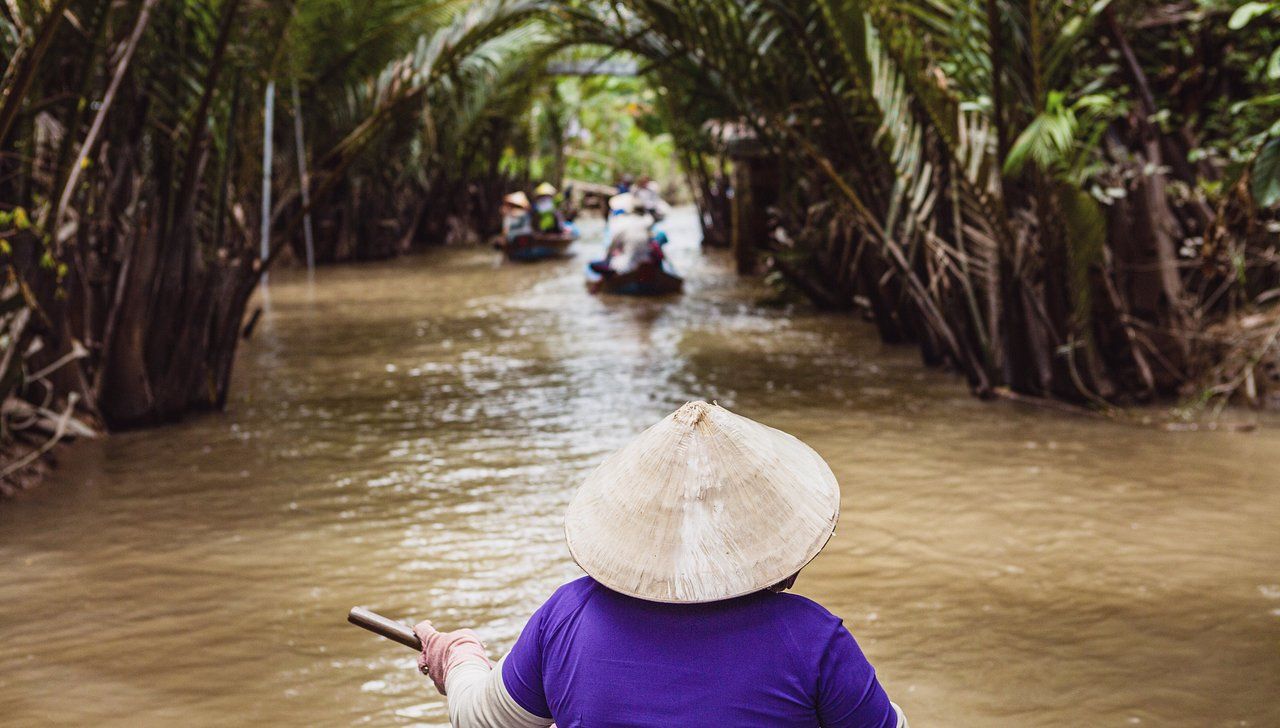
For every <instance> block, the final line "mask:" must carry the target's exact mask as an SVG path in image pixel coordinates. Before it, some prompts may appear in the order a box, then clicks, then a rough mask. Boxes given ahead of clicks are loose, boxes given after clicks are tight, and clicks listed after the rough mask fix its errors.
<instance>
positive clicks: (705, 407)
mask: <svg viewBox="0 0 1280 728" xmlns="http://www.w3.org/2000/svg"><path fill="white" fill-rule="evenodd" d="M711 407H712V405H709V404H707V403H706V402H704V401H702V400H698V401H696V402H688V403H686V404H685V405H684V406H683V407H681V408H680V409H678V410H676V411H675V413H674V414H672V415H671V416H672V418H673V419H675V421H676V422H680V423H682V424H686V425H689V426H691V427H692V426H693V425H696V424H698V423H699V422H701V421H702V418H704V417H706V416H707V413H708V412H710V411H711Z"/></svg>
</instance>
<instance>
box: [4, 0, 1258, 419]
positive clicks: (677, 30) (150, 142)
mask: <svg viewBox="0 0 1280 728" xmlns="http://www.w3.org/2000/svg"><path fill="white" fill-rule="evenodd" d="M575 49H576V50H575ZM606 49H607V52H610V53H612V52H623V53H627V54H631V57H635V58H638V59H640V61H641V65H642V72H643V79H641V80H637V79H598V78H588V79H569V80H565V79H561V80H555V79H549V78H548V77H547V76H546V75H545V73H543V72H542V71H541V69H542V68H543V66H544V64H545V63H546V61H547V60H548V59H550V58H553V57H563V56H564V54H574V53H579V54H596V55H600V54H602V53H605V52H606ZM0 55H3V57H4V59H5V61H6V66H7V67H6V71H5V75H4V77H3V96H2V97H0V142H2V144H0V150H2V151H3V156H2V157H0V167H2V168H3V174H2V175H0V263H3V265H4V267H5V276H6V281H5V286H4V294H3V297H2V303H0V316H2V317H3V324H4V333H3V337H4V338H3V343H4V351H5V354H4V358H3V362H2V366H0V395H3V397H4V398H6V399H7V400H12V398H13V397H15V396H16V397H20V398H24V399H25V400H28V401H38V402H39V403H41V404H42V406H43V407H44V409H45V411H46V412H49V413H52V412H54V411H55V410H58V411H61V410H62V409H63V408H65V407H66V406H67V405H68V403H74V400H75V399H78V404H76V406H77V407H79V408H80V409H81V411H83V412H87V413H88V414H90V415H93V416H97V417H101V418H102V419H104V420H105V421H107V422H108V423H111V424H114V425H131V424H139V423H150V422H157V421H163V420H168V419H172V418H174V417H177V416H179V415H181V414H182V413H183V412H185V411H188V410H190V409H193V408H201V407H217V406H220V405H221V404H222V403H223V402H224V401H225V398H226V393H227V388H228V386H229V381H230V371H231V363H232V357H233V354H234V351H235V346H236V341H237V339H238V338H239V332H240V328H241V321H242V318H243V317H244V313H245V307H246V304H247V301H248V300H249V297H250V294H251V292H252V291H253V289H254V288H255V286H256V285H257V283H258V280H259V278H260V276H261V274H262V272H263V271H264V270H265V268H266V265H267V264H269V263H271V262H272V261H274V260H276V259H277V258H279V257H280V256H281V255H284V256H286V257H289V256H290V255H292V256H296V257H299V258H300V257H302V254H303V241H304V239H305V238H304V235H303V230H304V223H305V221H306V219H307V218H308V214H309V216H310V217H311V218H312V219H311V223H312V227H313V228H314V233H315V235H314V237H315V243H316V245H315V247H316V251H315V252H316V257H317V258H318V259H319V260H320V261H322V262H323V261H327V260H345V259H352V258H364V257H380V256H387V255H393V254H396V253H399V252H403V251H405V250H409V249H411V248H413V247H414V246H415V245H419V244H424V243H427V242H439V241H444V240H453V239H456V240H465V239H474V238H476V237H478V236H482V235H483V234H485V233H486V232H488V231H489V230H491V228H492V225H493V224H494V222H495V215H494V207H495V205H496V203H497V200H498V199H499V197H500V195H501V193H503V192H504V191H506V190H507V189H509V188H510V187H511V186H513V185H520V184H525V183H528V182H529V181H531V180H532V179H533V178H535V177H543V176H546V177H550V178H553V179H555V180H558V179H560V178H561V177H565V176H568V177H581V178H585V179H587V180H589V181H601V182H610V181H612V179H611V178H612V177H614V176H616V175H618V174H620V173H621V172H632V173H636V174H641V173H646V172H647V173H659V174H662V175H670V174H672V172H673V166H672V165H673V164H674V163H678V164H679V166H680V167H681V168H682V170H683V171H684V172H685V173H686V174H687V176H688V180H689V182H690V188H691V190H692V191H693V193H694V197H695V199H696V200H697V201H698V203H699V204H700V206H701V207H703V209H704V212H705V213H707V214H706V215H704V218H703V219H704V222H708V223H709V224H708V231H709V233H711V234H712V235H719V236H721V237H722V238H726V239H727V238H728V237H729V235H730V233H733V232H736V233H742V232H743V229H742V228H743V226H744V225H751V226H767V227H768V228H769V230H768V235H766V236H763V239H765V240H767V243H766V244H765V247H764V249H751V250H746V251H740V253H741V254H740V257H739V261H740V264H742V263H743V261H745V262H746V263H747V264H750V263H752V261H756V262H758V263H760V264H761V265H763V266H765V267H767V268H768V269H770V270H771V271H772V274H773V275H774V277H775V278H777V279H779V280H782V281H785V282H786V284H787V285H788V286H791V287H794V288H795V289H797V290H800V291H803V292H804V293H805V294H806V295H807V296H808V297H809V298H811V299H812V300H814V301H815V302H817V303H818V304H820V305H823V306H827V307H831V308H837V309H850V308H863V309H865V310H866V311H867V312H868V314H869V315H870V317H871V318H872V319H873V320H874V321H875V323H876V325H877V326H878V327H879V329H880V331H881V333H882V335H883V336H884V338H885V339H886V340H890V341H913V342H917V343H918V344H919V345H920V346H921V347H922V350H923V351H924V353H925V356H926V358H927V359H928V360H929V361H931V362H940V363H946V364H949V365H951V366H954V367H956V368H958V369H960V370H961V371H963V372H964V373H965V374H966V375H967V376H968V378H969V380H970V382H971V383H972V385H973V387H974V389H975V391H977V392H978V393H980V394H989V393H993V392H1001V391H1005V390H1007V389H1008V390H1013V391H1016V392H1019V393H1023V394H1032V395H1042V396H1049V397H1058V398H1066V399H1070V400H1077V401H1084V402H1093V403H1097V404H1099V405H1105V404H1106V403H1112V402H1123V401H1130V400H1133V399H1135V398H1138V399H1142V398H1152V397H1157V396H1162V395H1168V394H1172V393H1177V392H1184V393H1185V392H1187V391H1189V390H1188V387H1190V386H1191V385H1192V384H1193V383H1199V384H1200V385H1201V386H1203V387H1206V388H1205V389H1203V390H1202V391H1203V392H1204V393H1205V397H1206V398H1207V399H1212V398H1214V397H1220V398H1223V399H1225V398H1226V397H1228V396H1231V395H1232V394H1234V393H1237V392H1243V393H1244V395H1245V396H1246V397H1247V398H1248V399H1251V400H1256V399H1258V398H1259V397H1260V396H1261V395H1260V394H1259V393H1260V392H1261V391H1262V390H1263V389H1265V387H1264V386H1263V384H1264V380H1265V379H1266V378H1267V377H1274V376H1276V373H1275V369H1274V367H1273V366H1272V368H1270V369H1268V366H1269V365H1268V362H1269V361H1272V360H1273V359H1274V356H1275V348H1276V347H1275V344H1276V339H1277V336H1276V334H1277V332H1278V331H1280V329H1277V328H1276V327H1275V325H1274V323H1273V321H1274V316H1273V315H1272V313H1271V310H1270V309H1269V308H1268V307H1267V304H1268V302H1270V301H1273V300H1274V299H1275V298H1276V297H1277V296H1278V295H1280V294H1277V284H1278V280H1280V274H1278V265H1280V263H1278V261H1280V254H1278V253H1277V236H1278V235H1280V221H1278V220H1277V212H1276V205H1277V203H1278V202H1280V122H1277V121H1276V119H1277V110H1278V109H1280V91H1278V89H1280V4H1278V3H1275V2H1235V1H1229V0H1195V1H1193V2H1180V3H1170V2H1159V1H1157V0H1140V1H1136V2H1127V3H1119V2H1115V1H1111V2H1109V1H1108V0H1092V1H1088V2H1086V1H1085V0H1032V1H1031V2H1014V1H1012V0H981V1H980V0H817V1H816V2H809V1H807V0H806V1H804V2H800V1H799V0H794V1H788V0H752V1H751V2H725V1H723V0H717V1H714V2H713V1H711V0H617V1H616V2H609V1H606V0H559V1H554V0H486V1H485V2H480V3H468V2H462V1H461V0H370V1H368V2H359V3H352V2H347V1H344V0H294V1H290V2H267V1H266V0H185V1H183V2H176V1H172V2H160V1H159V0H46V1H44V2H35V1H34V0H31V1H28V0H17V1H16V2H11V3H8V4H6V5H5V6H4V7H3V8H0ZM269 85H274V88H275V90H276V93H275V99H274V108H275V112H274V115H273V116H272V120H273V121H274V122H275V125H274V131H273V133H272V135H271V137H270V139H266V140H264V138H263V124H264V121H265V120H266V119H265V118H264V109H265V104H264V100H265V99H264V96H265V94H266V91H267V89H268V87H269ZM299 132H301V137H302V138H301V140H299V139H298V138H297V135H298V134H299ZM264 141H269V142H270V145H269V147H268V148H269V150H270V151H269V153H268V154H269V157H270V158H271V161H272V162H273V164H272V167H273V171H272V175H271V178H270V182H269V186H268V187H267V188H266V189H265V190H264V187H263V184H262V177H263V167H264V164H263V155H264ZM730 158H735V159H737V160H738V163H731V162H730V161H729V160H730ZM746 159H753V160H755V161H752V162H750V163H747V162H746V161H743V160H746ZM302 162H305V163H306V166H307V168H308V174H307V177H308V179H306V180H305V182H304V180H303V179H302V171H301V170H302V166H303V165H302V164H301V163H302ZM748 172H749V173H748ZM731 175H732V176H734V177H735V178H736V179H737V182H738V185H739V186H740V187H741V189H739V192H740V194H739V195H738V197H737V199H738V200H739V201H743V200H751V202H752V203H753V204H754V205H755V206H756V207H757V208H759V209H760V210H761V211H762V212H761V214H760V215H759V216H757V217H744V216H743V215H744V213H743V212H742V210H738V211H737V213H735V214H732V215H731V214H730V211H729V209H728V207H727V206H726V201H727V200H728V196H727V195H726V194H725V191H726V189H727V187H728V184H729V178H730V176H731ZM762 180H764V181H765V182H767V184H763V185H762V184H761V181H762ZM757 187H759V189H757ZM264 191H269V192H270V204H269V206H268V207H267V212H266V214H265V217H266V218H267V219H266V220H265V221H264V220H263V219H262V218H263V216H264V215H263V213H262V212H261V210H262V209H263V203H264ZM304 199H306V200H307V201H308V202H309V204H308V203H307V202H304ZM766 208H767V214H764V212H763V211H764V210H765V209H766ZM734 219H737V220H738V221H739V227H738V229H737V230H736V231H735V230H734V229H733V225H732V221H733V220H734ZM264 222H265V228H266V229H267V230H268V236H267V240H266V244H267V248H268V251H269V254H268V256H267V258H266V259H265V260H264V259H262V258H261V257H260V255H259V253H258V250H259V246H260V244H261V243H262V240H260V238H261V235H260V233H259V231H260V230H261V229H263V227H264ZM757 237H759V236H757ZM737 239H738V240H739V242H741V241H742V240H743V239H745V238H744V236H743V235H741V234H739V235H738V236H737ZM747 267H749V265H748V266H747ZM72 395H74V397H73V396H72ZM12 401H16V400H12ZM47 419H48V417H47V416H46V420H47ZM10 434H11V433H10Z"/></svg>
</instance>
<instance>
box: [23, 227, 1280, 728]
mask: <svg viewBox="0 0 1280 728" xmlns="http://www.w3.org/2000/svg"><path fill="white" fill-rule="evenodd" d="M588 232H590V230H588ZM671 232H672V238H673V242H672V244H671V246H670V247H671V248H672V250H671V254H672V257H673V259H674V260H675V261H676V265H677V266H678V268H679V269H680V270H681V272H682V273H684V274H685V275H687V277H688V291H687V293H686V295H685V296H684V297H683V298H681V299H679V300H669V301H645V300H627V299H600V298H593V297H591V296H589V295H587V294H586V293H585V292H584V290H583V286H582V267H583V264H584V262H585V261H586V260H587V259H588V258H589V256H590V255H591V254H592V253H594V252H596V250H597V244H596V242H594V241H592V242H589V243H588V242H585V241H584V242H580V243H579V244H578V245H577V246H576V249H577V251H578V252H577V257H576V258H574V259H572V260H564V261H557V262H550V263H544V264H537V265H513V264H504V263H501V262H499V261H498V260H497V258H496V255H495V254H493V253H491V252H489V251H486V250H480V249H470V250H446V251H439V252H436V253H432V254H429V255H424V256H420V257H413V258H408V259H404V260H398V261H394V262H389V263H379V264H372V265H360V266H349V267H340V268H333V269H327V270H322V271H320V272H319V274H318V275H317V276H316V278H315V280H314V281H308V280H307V279H306V277H305V276H304V275H302V274H300V273H293V272H287V271H285V272H280V273H276V274H273V276H272V279H271V283H270V290H269V301H266V304H267V308H268V312H267V314H266V315H265V316H264V318H263V320H262V322H261V324H260V325H259V327H258V330H257V332H256V333H255V335H254V338H253V339H252V340H251V341H249V342H248V343H247V345H245V346H244V347H243V349H242V351H241V352H240V361H239V364H238V368H237V370H236V373H235V379H236V382H235V390H234V395H233V398H232V401H231V403H230V406H229V408H228V411H227V412H226V413H225V414H223V415H210V416H202V417H197V418H192V419H191V420H189V421H188V422H186V423H183V424H181V425H177V426H174V427H169V428H165V429H159V430H152V431H146V432H135V433H127V434H123V435H120V436H116V437H112V438H110V439H107V440H105V441H101V442H95V443H89V444H85V445H82V446H78V447H77V449H76V451H75V453H74V455H72V456H69V457H68V458H67V459H66V460H67V462H66V463H65V465H64V467H62V468H61V469H60V470H59V471H57V473H56V474H55V476H54V477H53V478H51V479H50V480H49V481H48V482H47V483H46V484H45V485H44V486H43V487H41V488H39V489H38V490H36V491H33V492H31V493H28V494H26V495H25V496H24V497H23V498H21V499H19V500H18V501H16V502H9V503H3V504H0V676H3V677H2V678H0V725H5V726H53V725H56V726H176V725H182V726H228V725H264V726H266V725H269V726H329V725H333V726H341V725H370V726H400V725H425V726H437V725H444V724H445V722H446V718H445V712H444V703H443V699H442V698H440V697H439V696H437V695H436V694H435V692H434V690H432V689H431V686H430V683H429V681H427V680H426V679H425V678H423V677H422V676H420V675H418V674H417V673H416V672H415V670H414V668H413V655H412V653H411V652H410V651H409V650H406V649H404V648H402V647H399V646H397V645H394V644H392V643H389V642H386V641H384V640H381V639H379V638H376V637H373V636H371V635H369V634H367V633H365V632H362V631H360V630H357V629H355V628H353V627H350V626H348V625H347V624H346V623H345V621H344V618H345V614H346V611H347V609H348V607H350V606H352V605H355V604H363V605H368V606H370V607H373V608H375V609H377V610H378V611H381V612H383V613H385V614H388V615H392V616H396V617H406V618H407V617H419V618H423V617H430V618H432V619H434V620H435V621H436V623H437V624H438V625H441V626H443V627H446V628H455V627H460V626H472V627H474V628H475V629H476V630H477V631H478V632H479V633H480V634H481V636H482V637H484V638H485V639H486V640H487V641H488V643H489V645H490V650H491V652H492V653H494V656H495V657H496V655H497V654H500V653H501V652H502V651H504V650H505V649H506V648H508V647H509V646H510V645H511V643H512V642H513V641H514V639H515V636H516V635H517V633H518V631H519V629H520V627H521V625H522V624H523V622H524V620H525V618H526V617H527V616H528V615H529V613H530V612H531V611H532V610H533V609H534V608H535V607H537V606H538V605H539V604H540V603H541V602H542V600H544V599H545V598H546V597H547V596H548V595H550V594H551V592H552V590H553V589H554V588H555V587H556V586H557V585H559V584H560V583H562V582H564V581H566V580H569V579H572V578H574V577H575V576H577V575H578V574H579V573H580V572H578V570H577V569H576V567H575V566H574V565H573V563H572V562H571V561H570V559H569V556H568V553H567V550H566V548H565V546H564V543H563V540H562V533H561V513H562V511H563V509H564V506H565V504H566V502H567V501H568V498H569V496H570V494H571V492H572V490H573V488H574V485H575V483H576V482H577V481H578V480H579V479H580V478H582V477H583V476H584V474H585V473H586V472H587V471H588V470H589V469H590V468H591V467H593V465H594V464H595V463H596V462H597V461H599V459H600V458H601V456H602V455H604V454H605V453H606V452H607V451H609V450H610V449H612V448H614V447H616V446H618V445H620V444H621V443H622V442H623V441H624V440H626V439H627V438H628V437H629V436H631V435H633V434H634V433H636V432H637V431H639V430H640V429H642V428H643V427H645V426H647V425H648V424H650V423H652V422H654V421H656V420H657V419H659V418H660V417H662V416H663V415H665V414H666V413H668V412H669V411H671V410H673V409H675V408H676V407H677V406H679V405H680V404H681V403H683V402H685V401H686V400H690V399H695V398H705V399H709V400H718V401H719V402H720V403H721V404H723V405H725V406H728V407H730V408H732V409H734V410H736V411H738V412H740V413H742V414H745V415H748V416H750V417H754V418H757V419H760V420H763V421H764V422H766V423H768V424H770V425H773V426H775V427H780V428H782V429H785V430H787V431H790V432H792V433H794V434H796V435H797V436H799V437H801V438H802V439H804V440H806V441H807V442H809V443H810V444H812V445H813V446H814V447H815V448H816V449H817V450H818V451H819V452H820V453H822V454H823V455H824V456H825V457H826V458H827V459H828V460H829V461H830V463H831V465H832V467H833V468H834V469H835V472H836V474H837V476H839V478H840V482H841V485H842V488H843V514H842V516H841V520H840V529H839V531H838V532H837V533H836V536H835V539H834V540H833V541H832V542H831V544H830V545H829V546H828V548H827V549H826V551H825V552H824V553H823V554H822V555H821V556H820V557H819V558H818V559H817V560H816V561H815V562H814V563H813V564H812V565H811V566H810V567H809V568H808V569H806V570H805V572H804V573H803V574H802V575H801V577H800V581H799V583H798V585H797V591H799V592H800V593H802V594H805V595H808V596H810V597H813V598H815V599H817V600H818V601H820V602H822V603H823V604H824V605H826V606H827V607H828V608H830V609H831V610H833V611H834V612H836V613H837V614H840V615H842V616H843V617H844V619H845V623H846V624H847V625H848V626H849V628H850V629H851V630H852V631H853V633H854V635H855V636H856V637H857V638H858V640H859V642H860V643H861V644H862V646H863V648H864V650H865V651H866V652H867V654H868V655H869V657H870V658H871V660H872V662H873V663H874V664H875V665H876V667H877V668H878V670H879V673H880V677H881V680H882V682H883V683H884V685H885V687H886V689H887V690H888V691H889V694H890V695H891V696H892V697H893V698H894V699H895V700H896V701H897V702H899V703H900V704H902V706H903V707H904V708H905V710H906V712H907V715H908V717H909V718H910V720H911V725H912V726H913V728H930V727H934V726H941V727H943V728H950V727H956V726H982V727H985V726H1020V727H1024V726H1188V727H1191V726H1196V727H1199V726H1280V467H1277V465H1278V464H1280V426H1277V424H1276V423H1275V422H1264V423H1263V424H1264V426H1263V427H1262V428H1261V429H1259V430H1258V431H1255V432H1248V433H1241V432H1225V431H1197V432H1168V431H1164V430H1160V429H1156V428H1151V427H1141V426H1136V425H1132V424H1120V423H1112V422H1107V421H1102V420H1097V419H1091V418H1081V417H1075V416H1071V415H1066V414H1059V413H1055V412H1049V411H1045V410H1039V409H1030V408H1026V407H1023V406H1018V405H1012V404H1002V403H996V404H992V403H982V402H978V401H975V400H974V399H972V398H971V397H970V396H969V395H968V393H967V391H966V390H965V388H964V386H963V384H962V382H960V381H959V380H958V379H956V378H955V377H953V376H951V375H948V374H946V373H941V372H937V371H931V370H926V369H924V368H922V367H921V366H920V365H919V363H918V357H917V355H916V353H915V351H914V350H913V349H910V348H892V347H885V346H882V345H880V344H879V343H878V342H877V341H876V339H875V336H874V332H873V331H872V330H871V329H870V328H869V327H867V326H865V325H863V324H861V323H859V322H857V321H855V320H852V319H849V318H842V317H834V316H826V315H818V314H811V313H805V312H803V311H784V310H778V309H768V308H761V307H757V306H755V305H753V302H754V301H755V300H756V299H757V298H758V297H759V295H760V293H761V291H760V290H759V289H758V288H756V287H755V284H752V283H744V282H741V281H739V280H737V279H736V278H735V277H734V276H733V275H732V274H731V273H730V266H729V261H728V260H727V259H726V258H723V257H721V256H719V255H712V254H707V255H703V254H702V253H700V252H699V251H698V248H697V244H696V234H695V223H694V220H693V218H692V217H691V216H689V215H687V214H685V215H682V216H679V217H677V218H676V219H674V220H673V222H672V226H671ZM708 679H713V676H708Z"/></svg>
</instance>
